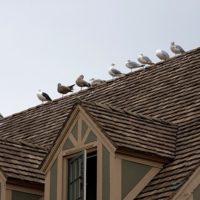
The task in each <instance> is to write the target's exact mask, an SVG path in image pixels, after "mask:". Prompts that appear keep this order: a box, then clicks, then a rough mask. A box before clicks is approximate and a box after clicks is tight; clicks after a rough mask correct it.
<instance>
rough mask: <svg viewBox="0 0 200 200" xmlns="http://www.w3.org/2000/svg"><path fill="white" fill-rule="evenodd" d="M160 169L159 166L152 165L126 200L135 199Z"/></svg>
mask: <svg viewBox="0 0 200 200" xmlns="http://www.w3.org/2000/svg"><path fill="white" fill-rule="evenodd" d="M159 171H160V169H159V168H155V167H152V169H151V170H149V172H148V173H147V174H146V175H145V176H144V177H143V178H142V180H140V182H139V183H138V184H137V185H136V186H135V187H134V188H133V189H132V190H131V191H130V192H129V193H128V195H127V196H126V197H125V198H124V200H133V199H134V198H135V197H136V196H137V195H138V194H139V193H140V192H141V191H142V189H143V188H144V187H145V186H146V185H147V184H148V183H149V182H150V180H151V179H152V178H153V177H154V176H155V175H156V174H157V173H158V172H159Z"/></svg>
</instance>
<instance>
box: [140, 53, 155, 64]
mask: <svg viewBox="0 0 200 200" xmlns="http://www.w3.org/2000/svg"><path fill="white" fill-rule="evenodd" d="M137 60H138V61H139V62H140V63H141V64H144V65H146V64H149V65H152V64H154V63H153V62H152V61H151V60H150V58H148V57H147V56H144V55H143V53H141V54H140V55H139V56H138V59H137Z"/></svg>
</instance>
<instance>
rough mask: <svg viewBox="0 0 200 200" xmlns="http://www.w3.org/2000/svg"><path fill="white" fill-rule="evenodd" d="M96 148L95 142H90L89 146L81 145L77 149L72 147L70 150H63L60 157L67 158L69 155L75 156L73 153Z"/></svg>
mask: <svg viewBox="0 0 200 200" xmlns="http://www.w3.org/2000/svg"><path fill="white" fill-rule="evenodd" d="M96 147H97V142H91V143H89V144H83V145H81V146H77V147H74V148H72V149H69V150H65V151H63V152H62V156H63V157H65V156H69V155H72V156H73V154H75V153H78V152H80V151H82V150H84V149H93V148H96Z"/></svg>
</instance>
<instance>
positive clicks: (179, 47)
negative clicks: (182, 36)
mask: <svg viewBox="0 0 200 200" xmlns="http://www.w3.org/2000/svg"><path fill="white" fill-rule="evenodd" d="M176 47H177V48H178V49H179V50H180V52H181V53H184V52H185V50H184V49H183V48H182V47H181V46H179V45H176Z"/></svg>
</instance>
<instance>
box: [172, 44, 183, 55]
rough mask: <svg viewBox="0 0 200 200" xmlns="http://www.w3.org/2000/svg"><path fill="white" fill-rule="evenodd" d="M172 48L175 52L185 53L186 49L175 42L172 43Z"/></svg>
mask: <svg viewBox="0 0 200 200" xmlns="http://www.w3.org/2000/svg"><path fill="white" fill-rule="evenodd" d="M170 49H171V51H172V52H173V53H175V54H183V53H185V51H184V49H183V48H182V47H181V46H179V45H176V44H175V42H172V43H171V46H170Z"/></svg>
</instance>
